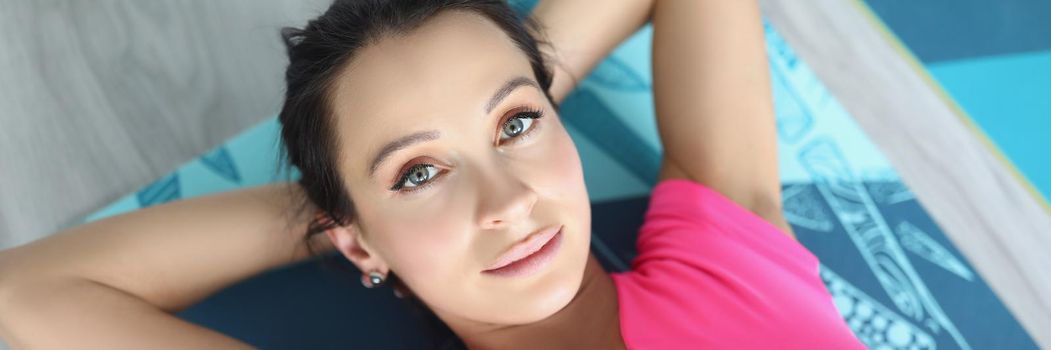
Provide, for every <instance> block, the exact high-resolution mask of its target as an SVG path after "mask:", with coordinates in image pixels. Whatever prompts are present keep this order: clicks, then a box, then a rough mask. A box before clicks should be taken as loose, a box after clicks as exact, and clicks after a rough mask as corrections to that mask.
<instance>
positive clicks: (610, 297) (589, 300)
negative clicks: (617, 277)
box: [438, 254, 624, 349]
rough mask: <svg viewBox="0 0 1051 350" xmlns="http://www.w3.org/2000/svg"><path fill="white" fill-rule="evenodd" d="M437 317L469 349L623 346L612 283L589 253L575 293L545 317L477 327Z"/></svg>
mask: <svg viewBox="0 0 1051 350" xmlns="http://www.w3.org/2000/svg"><path fill="white" fill-rule="evenodd" d="M438 316H439V317H440V316H441V315H438ZM441 318H442V319H443V321H445V322H446V324H447V325H449V327H450V328H451V329H452V330H453V331H454V332H455V333H456V334H457V335H458V336H459V337H460V339H461V340H463V342H464V344H466V345H467V347H468V348H470V349H623V348H624V345H623V341H622V340H621V335H620V317H619V314H618V304H617V291H616V287H615V286H614V285H613V279H612V278H610V276H609V274H607V273H606V271H605V270H604V269H603V268H602V265H600V264H599V262H598V260H596V259H595V256H594V255H591V254H589V255H588V262H587V264H586V266H585V268H584V278H583V280H582V281H581V284H580V289H579V290H578V291H577V294H576V295H575V296H573V299H572V300H570V302H569V304H567V305H566V306H565V307H564V308H562V309H561V310H559V311H558V312H556V313H555V314H553V315H551V316H550V317H548V318H546V319H543V320H541V321H538V322H534V323H530V324H525V325H517V326H508V327H502V328H499V329H480V327H478V326H477V325H470V324H465V323H464V322H458V321H454V320H450V319H447V318H446V317H441Z"/></svg>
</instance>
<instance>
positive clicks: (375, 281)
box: [365, 271, 383, 288]
mask: <svg viewBox="0 0 1051 350" xmlns="http://www.w3.org/2000/svg"><path fill="white" fill-rule="evenodd" d="M382 284H383V274H381V273H379V271H372V272H369V284H365V287H366V288H376V287H379V286H380V285H382Z"/></svg>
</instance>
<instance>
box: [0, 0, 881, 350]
mask: <svg viewBox="0 0 1051 350" xmlns="http://www.w3.org/2000/svg"><path fill="white" fill-rule="evenodd" d="M595 5H596V4H595V3H593V2H591V1H586V0H554V1H550V2H543V3H541V4H540V5H539V6H538V7H537V8H536V10H535V11H534V13H533V15H532V16H531V18H532V19H535V20H536V21H537V22H538V23H540V24H541V25H542V26H541V27H542V28H543V30H539V29H534V27H531V26H529V25H528V24H527V23H529V22H528V21H526V22H523V21H521V20H519V19H518V18H517V17H516V16H515V14H514V12H513V11H512V10H511V9H510V8H509V7H508V6H507V4H505V3H504V2H502V1H499V0H430V1H421V0H416V1H409V0H386V1H381V0H347V1H336V3H335V4H333V5H332V7H331V8H330V9H329V10H328V11H327V12H326V13H324V14H323V15H322V16H320V17H319V18H317V19H315V20H314V21H312V22H310V23H309V24H308V25H307V26H306V27H305V28H303V29H299V30H288V31H286V32H285V33H284V34H285V37H286V41H287V43H288V45H289V57H290V64H289V67H288V70H287V74H286V79H287V83H288V89H287V95H286V101H285V105H284V108H283V109H282V111H281V114H280V121H281V123H282V125H283V134H282V138H283V141H284V143H285V146H286V147H287V155H288V159H289V160H290V161H291V164H292V165H294V166H296V167H297V168H299V169H300V171H301V173H302V178H301V180H299V181H298V182H297V183H294V184H274V185H269V186H262V187H257V188H251V189H245V190H240V191H234V192H228V193H223V194H218V195H212V196H205V197H198V198H193V199H187V200H183V201H179V202H174V203H169V204H165V205H161V206H156V207H151V208H147V209H143V210H140V211H137V212H134V213H129V214H125V215H121V216H117V217H113V218H109V219H105V220H101V221H98V222H94V223H91V224H87V225H83V226H80V227H76V228H73V229H70V230H68V231H67V232H61V233H59V234H56V235H54V236H51V237H49V238H47V239H43V240H41V241H38V242H34V243H32V244H29V245H26V246H22V247H18V248H15V249H11V250H9V251H5V252H3V253H2V254H0V337H3V339H5V340H7V341H8V342H10V343H11V344H12V345H13V346H15V347H16V348H22V347H25V348H68V347H70V346H75V347H77V348H89V347H98V348H106V349H117V348H150V349H157V348H173V349H199V348H243V347H246V346H245V345H244V344H242V343H239V342H238V341H236V340H234V339H231V338H229V337H226V336H224V335H222V334H219V333H217V332H214V331H211V330H208V329H204V328H202V327H199V326H197V325H194V324H190V323H187V322H185V321H182V320H180V319H178V318H176V317H173V316H172V315H171V314H172V313H174V312H176V311H179V310H181V309H183V308H185V307H187V306H189V305H192V304H194V303H195V302H197V301H199V300H201V299H203V298H205V297H206V296H208V295H210V294H212V293H214V292H216V291H218V290H219V289H221V288H223V287H226V286H229V285H230V284H233V283H235V282H237V281H239V280H243V279H245V278H248V277H250V276H252V275H255V274H257V273H260V272H262V271H265V270H268V269H270V268H274V267H278V266H281V265H285V264H288V263H291V262H295V261H299V260H301V259H304V258H307V257H309V256H310V255H311V254H310V249H308V247H310V246H311V245H310V244H313V247H316V248H318V249H319V250H321V251H333V250H335V251H338V252H339V253H340V254H342V256H345V257H346V258H347V259H349V260H350V261H351V262H353V264H354V265H356V266H357V267H358V268H359V269H360V270H361V271H362V283H364V284H365V286H367V287H374V286H376V285H378V284H393V285H395V287H397V288H399V290H400V292H401V294H403V295H406V297H411V298H418V299H419V300H421V301H422V302H423V303H424V304H425V305H426V306H427V307H428V308H429V309H430V310H431V311H433V313H434V314H435V315H437V316H438V317H439V318H440V319H441V320H442V321H443V322H444V323H445V324H447V325H448V326H449V327H450V329H452V330H453V331H454V332H455V333H456V334H457V335H458V336H459V337H460V338H461V339H462V340H463V341H464V344H466V345H467V346H468V347H469V348H477V349H493V348H523V349H537V348H541V349H556V348H571V349H616V348H625V347H626V348H633V349H674V348H691V349H698V348H735V349H745V348H836V349H846V348H862V347H863V345H862V344H861V343H859V342H858V341H857V339H856V338H854V336H853V335H852V333H851V332H850V330H849V328H848V327H847V326H846V324H845V323H844V322H843V320H842V318H841V317H840V316H839V314H838V313H837V312H836V309H835V308H834V306H833V303H832V299H831V296H830V295H829V294H828V292H827V291H826V290H825V288H824V286H823V285H822V283H821V281H820V278H819V276H818V265H817V259H816V258H815V257H814V256H813V255H812V254H810V253H809V252H808V251H807V250H806V249H805V248H804V247H803V246H801V245H800V244H799V243H797V242H796V241H795V240H794V239H793V238H794V237H793V236H792V233H791V229H790V228H789V226H788V225H787V224H786V222H785V220H784V218H783V217H782V216H781V210H780V203H781V195H780V185H779V181H778V173H777V158H776V150H775V147H776V139H775V137H776V136H775V131H774V117H773V106H772V97H771V93H770V85H769V78H768V67H767V63H766V60H765V59H766V56H765V54H764V45H763V35H762V29H761V23H760V15H759V10H758V6H757V4H756V1H754V0H748V1H745V0H741V1H721V0H659V1H657V0H630V1H629V0H624V1H612V2H604V3H603V4H602V6H595ZM648 19H649V20H652V22H653V26H654V39H653V69H654V95H655V101H656V102H655V103H656V108H657V116H658V123H659V129H660V134H661V137H662V142H663V143H664V150H665V153H664V157H663V162H662V167H661V170H660V174H659V179H660V182H659V183H658V184H657V185H656V187H655V188H654V190H653V194H652V199H651V202H650V207H649V209H648V211H647V213H646V218H645V224H644V226H643V227H642V229H641V230H640V234H639V240H638V250H639V255H638V257H637V258H636V259H635V260H634V261H633V263H632V270H631V271H629V272H624V273H614V274H609V273H607V272H605V271H603V269H602V267H601V266H600V265H599V264H598V263H597V262H596V260H595V258H594V257H593V256H592V254H590V252H589V240H590V233H591V230H590V209H589V202H588V196H587V192H586V190H585V187H584V182H583V176H582V170H581V164H580V159H579V158H578V156H577V151H576V149H575V146H574V144H573V141H572V140H571V139H570V138H569V136H568V134H567V133H566V130H565V128H564V126H563V124H562V123H561V121H560V120H559V118H560V116H559V115H558V109H557V105H558V103H559V102H560V101H561V100H562V98H563V97H565V96H566V95H567V94H568V93H569V92H570V90H572V89H573V86H574V84H575V82H576V81H577V80H578V79H579V78H580V77H582V76H584V75H585V74H586V73H587V72H588V71H590V70H591V68H592V67H593V66H594V65H595V64H596V63H597V62H598V61H599V60H600V59H601V58H603V57H604V56H605V55H606V54H607V53H608V52H609V51H610V50H611V49H612V48H613V47H614V46H616V44H617V43H619V42H620V41H621V40H623V39H624V38H626V37H627V36H628V35H629V34H630V33H632V32H634V31H635V30H636V29H638V28H639V27H640V26H641V25H642V24H643V23H644V22H645V21H646V20H648ZM540 34H546V38H547V40H546V41H543V43H546V44H542V45H538V42H537V41H536V39H534V35H540ZM548 62H550V66H549V65H548ZM300 203H302V205H300ZM321 233H324V234H321ZM308 243H309V244H308ZM395 274H396V275H395ZM57 334H61V336H55V335H57Z"/></svg>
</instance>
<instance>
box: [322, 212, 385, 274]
mask: <svg viewBox="0 0 1051 350" xmlns="http://www.w3.org/2000/svg"><path fill="white" fill-rule="evenodd" d="M325 235H326V236H328V238H329V240H331V241H332V245H334V246H335V247H336V250H338V251H339V252H340V253H343V256H345V257H347V260H350V262H352V263H354V265H355V266H357V267H358V269H360V270H361V271H362V272H363V273H365V274H368V273H369V272H373V271H375V272H379V273H381V274H383V275H384V276H386V275H387V272H388V271H387V270H388V267H387V263H386V262H385V261H383V259H382V258H380V257H379V256H378V255H376V253H375V250H374V249H372V247H370V246H369V245H368V243H367V242H365V240H364V239H363V237H362V235H361V227H360V226H359V225H358V224H357V223H356V222H355V223H351V224H349V225H346V226H335V227H333V228H330V229H328V230H325Z"/></svg>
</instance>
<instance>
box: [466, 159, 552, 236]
mask: <svg viewBox="0 0 1051 350" xmlns="http://www.w3.org/2000/svg"><path fill="white" fill-rule="evenodd" d="M503 173H504V171H498V172H496V174H492V175H495V176H492V177H489V178H487V179H485V180H484V181H479V182H480V183H481V185H482V188H480V189H479V192H478V193H479V197H480V198H479V215H478V217H479V219H480V220H481V222H480V223H479V226H481V227H482V228H483V229H497V228H502V227H505V226H507V225H509V224H513V223H515V222H518V221H520V220H523V219H527V218H529V215H530V214H531V213H532V212H533V205H535V204H536V202H537V199H538V195H537V193H536V191H534V190H533V189H532V188H531V187H529V186H528V185H527V184H526V183H524V182H523V181H522V180H521V179H518V178H516V177H514V176H513V175H511V174H503Z"/></svg>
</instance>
